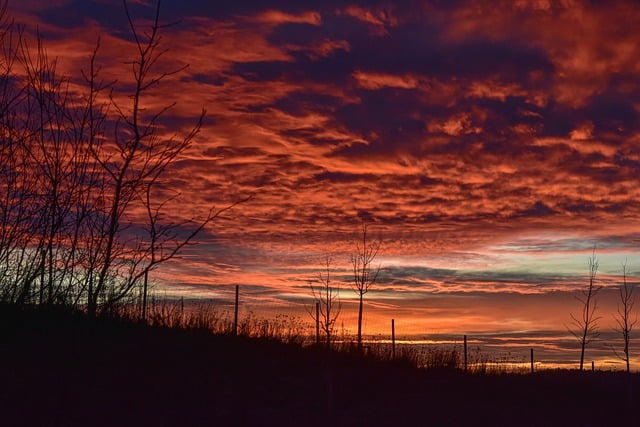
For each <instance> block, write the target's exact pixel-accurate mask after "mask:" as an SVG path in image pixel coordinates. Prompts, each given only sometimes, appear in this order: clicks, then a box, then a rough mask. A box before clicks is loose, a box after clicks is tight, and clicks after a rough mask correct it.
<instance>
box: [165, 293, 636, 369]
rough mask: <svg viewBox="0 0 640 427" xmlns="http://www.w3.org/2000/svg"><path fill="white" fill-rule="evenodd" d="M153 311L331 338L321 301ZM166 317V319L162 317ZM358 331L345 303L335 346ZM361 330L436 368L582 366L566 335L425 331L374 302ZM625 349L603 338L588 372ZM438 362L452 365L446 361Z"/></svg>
mask: <svg viewBox="0 0 640 427" xmlns="http://www.w3.org/2000/svg"><path fill="white" fill-rule="evenodd" d="M236 289H237V292H238V293H237V305H236ZM370 304H375V303H370ZM152 305H153V304H152ZM163 307H164V308H163ZM152 310H156V312H158V313H159V314H160V315H161V317H162V316H163V317H165V318H166V317H171V316H173V317H174V318H175V319H176V320H175V323H176V324H180V322H181V321H184V320H180V319H185V318H190V319H191V322H196V323H197V322H200V323H201V324H202V325H203V326H206V325H208V326H209V327H211V328H213V329H217V330H218V331H223V332H229V333H239V334H241V335H257V336H267V337H274V338H278V339H282V340H284V341H296V342H301V343H306V344H310V343H314V342H316V341H317V340H318V339H319V340H321V341H323V340H324V336H321V337H318V336H317V333H318V329H317V326H318V325H316V322H315V320H314V316H313V315H314V310H315V301H314V299H313V298H312V297H311V296H308V297H305V296H301V295H298V294H291V295H286V294H284V295H283V294H276V293H275V292H273V291H265V289H264V288H259V287H252V286H240V287H237V288H236V287H234V286H226V287H224V288H220V289H216V291H215V292H211V293H210V294H209V295H208V296H207V297H206V298H202V297H198V298H194V297H189V298H185V297H181V298H179V299H175V298H173V299H166V298H164V299H163V298H158V299H157V300H156V302H155V308H152ZM162 310H164V313H160V311H162ZM170 313H173V314H170ZM198 319H199V320H198ZM357 324H358V301H357V299H355V298H351V299H343V300H342V301H341V308H340V312H339V315H338V317H337V321H336V323H335V327H334V330H333V334H332V335H333V336H332V340H333V341H334V342H335V343H338V344H345V343H355V342H356V339H357ZM392 325H393V328H392ZM320 330H321V328H320ZM362 331H363V332H362V341H363V346H364V348H365V350H367V349H375V351H376V352H378V353H384V354H389V355H391V354H392V353H397V354H398V355H402V354H404V355H408V354H412V355H413V356H412V357H413V358H420V359H422V360H423V361H424V360H431V361H432V363H435V362H436V361H434V360H433V359H437V358H441V359H442V358H444V359H446V358H447V357H449V358H457V360H458V364H459V365H460V366H462V365H463V364H464V362H463V361H464V360H466V361H467V363H468V365H469V366H473V367H475V369H476V370H482V369H491V370H492V371H523V372H524V371H530V370H541V369H553V368H569V369H574V368H576V367H577V366H578V357H579V351H580V349H579V345H578V344H577V342H576V340H575V338H574V337H573V336H571V334H570V333H568V332H567V331H562V330H561V331H530V332H521V333H504V334H499V333H476V334H473V333H470V334H465V333H438V332H437V331H426V330H425V329H424V326H423V325H420V324H415V323H413V322H411V321H409V320H406V321H405V319H404V318H403V316H402V315H400V316H394V313H393V312H390V313H387V315H386V316H385V315H380V310H375V308H374V307H370V306H369V304H368V303H367V302H365V304H364V313H363V318H362ZM320 333H321V334H322V332H320ZM636 339H637V340H640V334H638V333H637V332H634V335H633V337H632V340H636ZM620 346H621V342H620V337H618V336H617V334H615V333H613V332H604V333H602V334H601V337H600V339H598V340H596V341H594V342H592V343H591V344H590V346H589V349H588V354H589V359H588V361H587V363H586V366H587V369H588V368H593V369H598V370H621V369H623V362H622V360H621V359H620V358H619V357H618V356H619V354H620V353H619V352H618V355H616V351H614V350H615V348H620ZM630 356H631V357H630V359H631V365H632V369H633V370H635V371H637V370H640V354H638V352H637V351H635V349H634V350H633V351H632V352H630ZM422 363H424V362H422ZM438 363H449V362H446V361H445V360H440V361H438ZM465 365H466V364H465ZM478 367H480V368H478Z"/></svg>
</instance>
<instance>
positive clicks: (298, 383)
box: [0, 306, 640, 426]
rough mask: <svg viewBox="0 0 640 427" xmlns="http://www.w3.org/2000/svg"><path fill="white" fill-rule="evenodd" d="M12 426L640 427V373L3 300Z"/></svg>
mask: <svg viewBox="0 0 640 427" xmlns="http://www.w3.org/2000/svg"><path fill="white" fill-rule="evenodd" d="M0 340H1V341H0V342H1V344H0V345H1V347H0V348H1V349H2V351H1V355H0V417H1V418H2V419H0V425H3V426H19V425H23V426H129V425H131V426H165V425H166V426H200V425H202V426H235V425H237V426H271V425H273V426H289V425H291V426H360V425H362V426H372V425H374V426H387V425H388V426H400V425H433V426H446V425H450V426H457V425H494V426H495V425H504V426H513V425H521V426H550V425H562V426H571V425H576V426H578V425H580V426H600V425H616V424H622V423H626V424H625V425H640V413H638V411H637V410H635V405H634V404H633V403H635V402H638V401H639V400H638V398H640V395H639V394H636V395H631V392H632V390H633V391H635V392H636V393H638V390H639V389H640V388H639V386H640V377H639V376H638V375H637V374H635V375H634V376H633V377H628V376H626V375H625V374H622V373H613V372H595V373H591V372H588V373H587V372H585V373H579V372H573V371H547V372H540V373H536V374H534V375H522V374H517V375H516V374H511V375H507V374H502V375H478V374H474V375H465V374H464V373H462V372H459V371H456V370H441V371H434V370H421V369H417V368H416V367H414V366H411V365H410V364H407V363H400V362H389V361H381V360H378V359H375V358H373V357H365V356H362V355H360V354H358V353H356V352H339V353H331V354H328V353H327V352H326V351H325V350H323V349H319V348H303V347H301V346H300V345H295V344H283V343H280V342H276V341H273V340H259V339H249V338H243V337H234V336H230V335H213V334H211V333H209V332H207V331H204V330H180V329H170V328H162V327H150V326H147V325H142V324H135V323H133V322H130V321H123V320H117V319H107V318H103V319H87V318H86V317H85V316H84V315H83V314H81V313H67V312H60V311H51V310H49V311H44V310H30V309H24V308H22V309H17V308H13V307H10V306H3V307H0Z"/></svg>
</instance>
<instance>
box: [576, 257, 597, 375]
mask: <svg viewBox="0 0 640 427" xmlns="http://www.w3.org/2000/svg"><path fill="white" fill-rule="evenodd" d="M587 266H588V270H589V285H588V287H587V288H586V289H584V290H582V291H581V292H580V295H579V296H577V297H576V298H577V300H578V301H580V304H581V307H582V310H581V314H580V316H575V315H573V313H571V319H572V320H573V322H572V324H573V326H574V329H573V330H570V332H571V333H572V334H573V336H574V337H575V338H576V339H577V340H578V342H579V343H580V370H581V371H582V370H583V367H584V352H585V348H586V346H587V345H588V344H589V343H590V342H591V341H592V340H593V339H594V338H597V337H598V336H599V335H600V333H599V332H598V320H599V319H600V318H599V317H596V315H595V313H596V308H597V307H598V301H597V295H598V292H599V291H600V289H601V288H602V287H601V286H596V285H595V280H596V274H597V273H598V259H597V258H596V250H595V248H594V249H593V253H592V255H591V256H590V257H589V259H588V261H587Z"/></svg>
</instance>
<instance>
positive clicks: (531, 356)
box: [531, 349, 533, 374]
mask: <svg viewBox="0 0 640 427" xmlns="http://www.w3.org/2000/svg"><path fill="white" fill-rule="evenodd" d="M531 373H532V374H533V349H531Z"/></svg>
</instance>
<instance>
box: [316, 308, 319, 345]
mask: <svg viewBox="0 0 640 427" xmlns="http://www.w3.org/2000/svg"><path fill="white" fill-rule="evenodd" d="M316 344H320V303H319V302H316Z"/></svg>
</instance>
